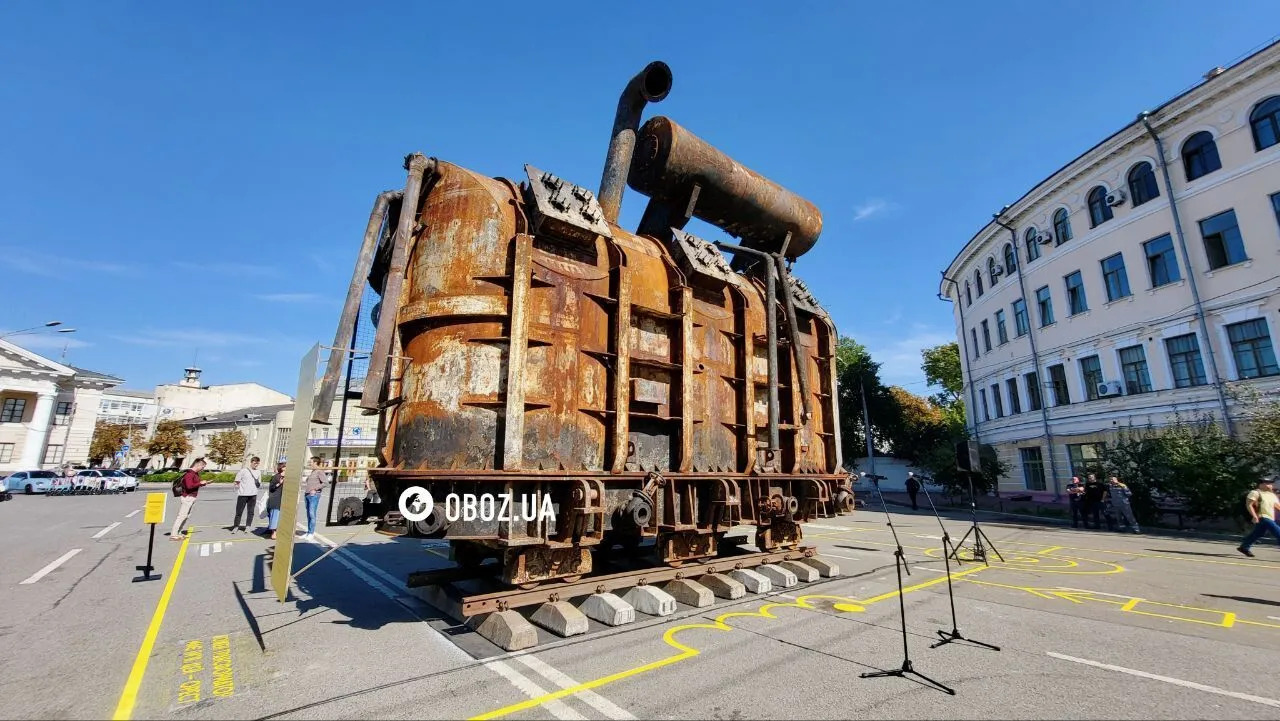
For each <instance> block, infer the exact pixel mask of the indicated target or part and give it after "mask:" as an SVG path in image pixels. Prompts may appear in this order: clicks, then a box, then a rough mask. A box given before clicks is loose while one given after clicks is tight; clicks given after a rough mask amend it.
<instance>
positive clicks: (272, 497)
mask: <svg viewBox="0 0 1280 721" xmlns="http://www.w3.org/2000/svg"><path fill="white" fill-rule="evenodd" d="M283 496H284V464H283V463H281V464H279V465H277V466H276V474H275V476H273V477H272V478H271V483H270V485H268V486H267V530H269V531H271V540H273V541H274V540H275V538H276V527H277V526H279V525H280V500H281V498H282V497H283Z"/></svg>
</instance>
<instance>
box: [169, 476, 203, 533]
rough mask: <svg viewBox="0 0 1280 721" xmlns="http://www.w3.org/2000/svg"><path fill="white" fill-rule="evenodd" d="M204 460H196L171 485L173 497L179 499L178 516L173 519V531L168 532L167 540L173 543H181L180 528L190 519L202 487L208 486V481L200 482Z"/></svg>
mask: <svg viewBox="0 0 1280 721" xmlns="http://www.w3.org/2000/svg"><path fill="white" fill-rule="evenodd" d="M204 466H205V463H204V459H203V458H197V459H196V462H195V463H192V464H191V467H190V468H188V469H187V470H186V472H185V473H183V474H182V477H181V478H179V479H178V481H177V482H176V483H174V484H173V490H174V495H176V496H178V497H179V499H180V500H179V501H178V515H177V516H176V517H175V518H174V519H173V530H172V531H170V532H169V539H170V540H173V541H181V540H182V536H181V535H179V534H180V533H181V531H182V526H183V524H185V523H186V522H187V519H188V518H190V517H191V507H192V506H194V505H196V496H198V495H199V494H200V489H201V488H202V487H203V486H207V485H209V482H208V481H202V480H200V471H203V470H204Z"/></svg>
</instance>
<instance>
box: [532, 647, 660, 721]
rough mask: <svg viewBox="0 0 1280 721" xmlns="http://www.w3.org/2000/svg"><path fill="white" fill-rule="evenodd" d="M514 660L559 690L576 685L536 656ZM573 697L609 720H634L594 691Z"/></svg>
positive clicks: (624, 710)
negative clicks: (535, 672)
mask: <svg viewBox="0 0 1280 721" xmlns="http://www.w3.org/2000/svg"><path fill="white" fill-rule="evenodd" d="M516 660H517V661H519V662H520V663H523V664H524V665H526V666H528V667H529V668H531V669H533V670H534V671H537V672H538V673H539V674H542V676H543V678H545V679H547V680H548V681H550V682H551V683H554V684H556V685H557V686H559V687H560V688H570V687H573V686H577V685H578V682H577V681H574V680H573V679H572V678H569V676H567V675H565V674H564V673H562V672H560V671H558V670H556V669H554V668H552V667H551V666H550V665H549V664H547V663H546V662H545V661H543V660H542V659H540V658H538V657H537V656H534V655H533V654H526V655H524V656H517V657H516ZM575 696H577V697H578V698H579V699H582V701H583V702H585V703H586V704H587V705H588V706H590V707H591V708H593V709H595V710H597V711H599V712H600V713H602V714H604V715H605V716H608V717H609V718H611V719H622V720H626V721H630V720H631V719H634V718H635V716H633V715H631V714H630V713H629V712H628V711H627V710H626V709H623V708H621V707H620V706H618V705H617V704H615V703H614V702H612V701H610V700H609V699H607V698H605V697H603V696H601V695H600V694H598V693H596V692H595V691H592V690H591V689H587V690H586V691H579V692H578V693H577V694H575Z"/></svg>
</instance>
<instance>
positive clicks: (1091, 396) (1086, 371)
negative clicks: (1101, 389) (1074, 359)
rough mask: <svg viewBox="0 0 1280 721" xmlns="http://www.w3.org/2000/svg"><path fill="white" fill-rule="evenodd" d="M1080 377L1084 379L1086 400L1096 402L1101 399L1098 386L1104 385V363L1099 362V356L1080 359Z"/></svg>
mask: <svg viewBox="0 0 1280 721" xmlns="http://www.w3.org/2000/svg"><path fill="white" fill-rule="evenodd" d="M1080 377H1081V378H1083V379H1084V397H1085V400H1090V401H1096V400H1098V399H1099V398H1101V396H1100V395H1098V386H1100V385H1102V361H1100V360H1098V356H1096V355H1091V356H1089V357H1087V358H1081V359H1080Z"/></svg>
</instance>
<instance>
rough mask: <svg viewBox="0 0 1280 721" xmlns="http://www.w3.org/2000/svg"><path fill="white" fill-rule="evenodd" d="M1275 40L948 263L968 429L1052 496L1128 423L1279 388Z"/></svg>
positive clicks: (1084, 161)
mask: <svg viewBox="0 0 1280 721" xmlns="http://www.w3.org/2000/svg"><path fill="white" fill-rule="evenodd" d="M1278 287H1280V43H1277V44H1273V45H1271V46H1269V47H1267V48H1266V49H1264V50H1262V51H1260V52H1258V53H1256V54H1254V55H1252V56H1250V57H1248V58H1246V59H1245V60H1243V61H1241V62H1240V63H1238V64H1236V65H1234V66H1232V67H1231V68H1228V69H1226V70H1222V69H1221V68H1218V69H1215V71H1213V72H1211V73H1209V74H1207V75H1206V76H1205V80H1204V82H1202V83H1200V84H1198V85H1197V86H1195V87H1194V88H1192V89H1191V90H1189V91H1187V92H1185V93H1183V94H1181V95H1179V96H1177V97H1175V98H1173V99H1172V100H1170V101H1168V102H1167V103H1165V104H1164V105H1161V106H1160V107H1158V108H1156V109H1154V110H1152V111H1151V112H1150V113H1149V114H1147V115H1146V116H1145V119H1144V118H1142V117H1140V118H1139V119H1138V120H1136V121H1134V122H1131V123H1129V124H1128V125H1126V126H1125V127H1124V128H1123V129H1121V130H1120V131H1119V132H1117V133H1115V134H1114V135H1112V136H1111V137H1109V138H1106V139H1105V140H1103V141H1102V142H1100V143H1099V144H1098V145H1096V146H1094V147H1093V148H1092V149H1090V150H1089V151H1088V152H1086V153H1085V154H1083V155H1081V156H1080V157H1078V158H1076V159H1075V160H1073V161H1071V162H1070V163H1068V164H1067V165H1066V166H1065V167H1063V168H1062V169H1060V170H1058V171H1056V172H1055V173H1053V174H1052V175H1050V176H1049V177H1048V178H1046V179H1045V180H1044V181H1042V182H1041V183H1040V184H1039V185H1037V186H1035V187H1034V188H1032V189H1030V190H1029V191H1028V192H1027V193H1026V195H1024V196H1023V197H1022V198H1020V199H1019V200H1017V201H1016V202H1015V203H1014V204H1013V205H1011V206H1009V207H1008V208H1007V209H1004V210H1003V211H1001V213H1000V215H999V217H998V218H997V219H996V220H994V221H992V222H991V223H989V224H988V225H987V226H985V227H984V228H982V230H980V231H979V232H978V234H977V235H975V236H974V237H973V238H972V239H971V240H970V241H969V242H968V243H967V244H966V245H965V246H964V249H963V250H961V251H960V253H959V255H957V256H956V258H955V259H954V260H953V261H952V262H951V265H950V266H948V268H947V270H946V271H945V273H944V274H943V281H942V285H941V292H942V294H943V295H945V296H946V297H947V298H948V299H950V300H951V301H953V303H954V316H955V323H956V334H957V337H958V338H959V343H960V347H961V349H962V350H961V352H962V354H963V356H964V360H965V364H964V379H965V384H966V393H965V397H966V401H967V406H968V414H969V418H968V421H969V424H970V427H971V429H972V430H973V432H974V433H976V435H977V437H978V439H979V440H980V441H981V442H982V443H986V444H991V445H993V446H994V447H995V448H996V449H997V451H998V452H999V453H1000V455H1001V457H1002V458H1003V459H1004V460H1005V461H1006V462H1008V463H1009V464H1010V465H1011V466H1012V468H1013V472H1012V473H1011V474H1010V476H1009V477H1007V478H1005V479H1003V481H1002V484H1001V488H1002V490H1020V489H1027V490H1030V491H1033V492H1034V491H1040V492H1046V493H1047V494H1055V493H1057V492H1059V491H1060V489H1061V488H1062V486H1063V485H1065V482H1066V481H1067V480H1068V479H1069V478H1070V477H1071V475H1073V473H1074V472H1075V471H1076V470H1078V469H1079V468H1080V467H1081V466H1082V464H1084V463H1085V462H1086V461H1087V460H1088V459H1090V458H1091V457H1093V456H1094V455H1095V454H1096V452H1097V449H1096V445H1095V444H1097V443H1099V442H1102V441H1105V440H1107V439H1109V438H1113V437H1114V434H1115V432H1116V430H1117V429H1118V428H1121V427H1125V426H1130V425H1132V426H1147V425H1152V426H1157V427H1158V426H1160V425H1164V424H1168V423H1169V422H1170V421H1171V420H1172V419H1173V418H1174V415H1175V413H1180V414H1183V415H1190V414H1198V413H1212V414H1213V415H1214V416H1215V417H1216V418H1217V419H1218V420H1219V421H1222V420H1223V419H1224V418H1225V419H1226V421H1225V422H1226V423H1227V424H1228V425H1229V426H1230V427H1231V428H1233V429H1238V426H1239V420H1240V415H1241V411H1242V410H1243V409H1242V407H1241V406H1240V405H1239V404H1238V402H1237V401H1236V400H1234V399H1233V390H1234V389H1235V387H1236V386H1240V385H1243V386H1248V387H1252V388H1254V389H1256V390H1260V391H1263V392H1269V391H1274V390H1276V389H1277V388H1278V387H1280V367H1277V362H1276V353H1275V350H1274V345H1273V337H1274V336H1275V335H1276V333H1277V332H1278V331H1280V315H1278V313H1280V299H1278V298H1277V288H1278Z"/></svg>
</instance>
